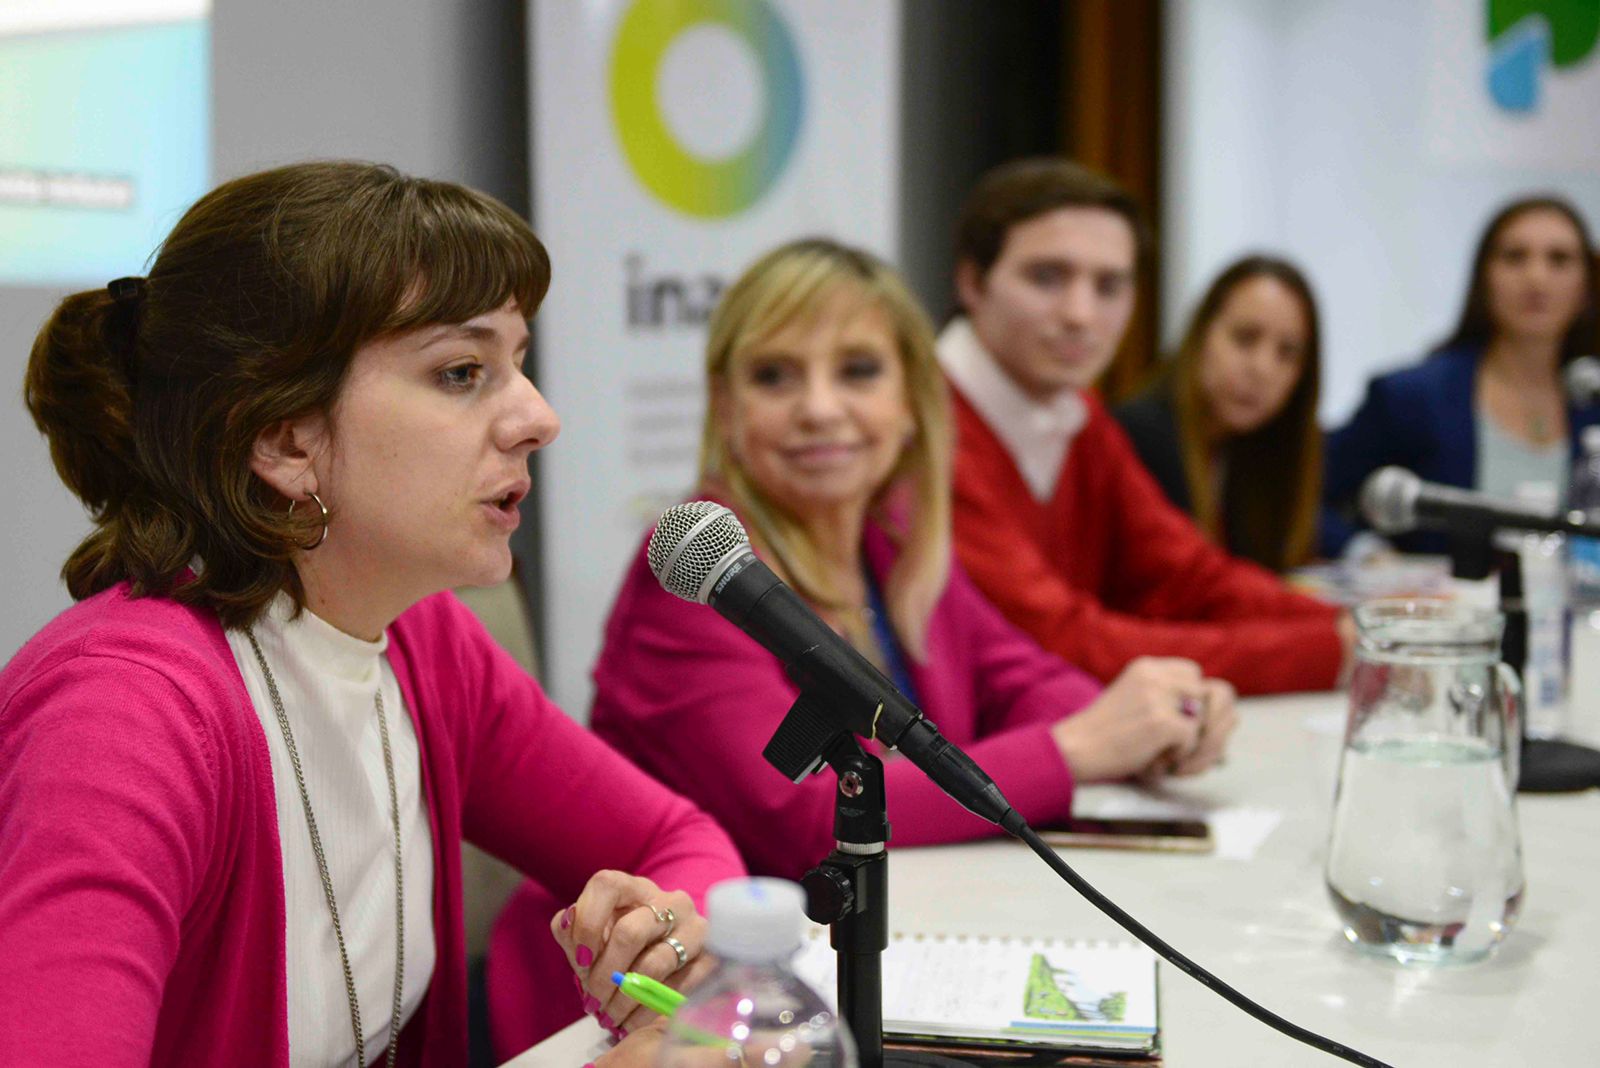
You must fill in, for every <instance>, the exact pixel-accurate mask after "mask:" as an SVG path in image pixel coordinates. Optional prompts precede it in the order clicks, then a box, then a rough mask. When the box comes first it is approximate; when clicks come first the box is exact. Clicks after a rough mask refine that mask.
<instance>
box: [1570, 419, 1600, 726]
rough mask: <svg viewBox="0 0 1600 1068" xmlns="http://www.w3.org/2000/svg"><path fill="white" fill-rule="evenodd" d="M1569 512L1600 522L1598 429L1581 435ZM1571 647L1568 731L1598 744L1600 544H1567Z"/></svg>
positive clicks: (1583, 540) (1574, 541)
mask: <svg viewBox="0 0 1600 1068" xmlns="http://www.w3.org/2000/svg"><path fill="white" fill-rule="evenodd" d="M1567 508H1568V509H1569V510H1570V511H1579V512H1586V513H1587V514H1588V516H1589V518H1590V519H1600V426H1591V427H1588V428H1586V429H1585V430H1584V432H1583V458H1582V459H1581V460H1580V461H1579V462H1578V463H1577V464H1576V465H1575V466H1574V467H1573V469H1572V481H1571V483H1570V484H1569V485H1568V487H1567ZM1567 608H1568V610H1569V611H1570V613H1571V631H1570V632H1569V642H1568V649H1569V651H1570V654H1571V658H1570V662H1571V664H1572V678H1571V686H1570V688H1569V690H1568V703H1567V723H1566V727H1567V730H1566V733H1568V734H1570V735H1571V736H1573V737H1574V738H1576V739H1577V740H1579V741H1583V742H1587V743H1588V744H1590V745H1595V744H1597V743H1600V540H1596V539H1594V538H1569V539H1568V541H1567Z"/></svg>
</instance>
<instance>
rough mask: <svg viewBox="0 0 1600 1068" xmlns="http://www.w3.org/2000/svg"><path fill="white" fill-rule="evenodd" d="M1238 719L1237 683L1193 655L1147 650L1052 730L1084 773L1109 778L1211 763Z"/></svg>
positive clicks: (1083, 777) (1079, 775)
mask: <svg viewBox="0 0 1600 1068" xmlns="http://www.w3.org/2000/svg"><path fill="white" fill-rule="evenodd" d="M1237 722H1238V716H1237V713H1236V712H1235V711H1234V693H1233V687H1232V686H1229V685H1228V684H1227V683H1226V682H1223V681H1222V680H1220V679H1207V678H1203V677H1202V676H1201V674H1200V667H1199V665H1197V664H1195V663H1194V661H1192V660H1181V659H1178V658H1176V657H1140V658H1139V659H1137V660H1135V661H1134V662H1133V663H1131V664H1129V665H1128V666H1127V668H1126V669H1124V670H1123V672H1122V674H1121V675H1118V676H1117V678H1116V680H1115V681H1114V682H1112V684H1111V685H1110V686H1108V687H1107V688H1106V690H1105V692H1104V693H1102V694H1101V695H1100V696H1099V697H1098V698H1096V699H1095V701H1094V703H1093V704H1091V705H1090V706H1089V707H1088V708H1085V709H1083V710H1082V711H1081V712H1078V713H1076V714H1074V715H1071V716H1068V717H1067V718H1065V719H1063V720H1061V721H1059V722H1058V723H1056V724H1055V726H1053V727H1051V728H1050V734H1051V737H1052V738H1054V739H1055V743H1056V747H1057V748H1058V749H1060V751H1061V756H1062V759H1064V760H1065V761H1066V762H1067V766H1068V767H1069V768H1071V769H1072V774H1073V777H1074V778H1075V779H1077V781H1079V782H1105V781H1108V780H1113V779H1125V778H1129V777H1131V776H1146V777H1148V776H1152V775H1153V776H1161V775H1168V774H1174V775H1193V774H1196V773H1198V772H1201V771H1204V770H1205V769H1206V768H1208V767H1211V766H1212V765H1213V764H1215V763H1216V762H1217V760H1218V759H1219V758H1220V757H1221V756H1222V750H1223V748H1224V746H1225V745H1226V744H1227V740H1228V735H1229V734H1231V733H1232V732H1233V728H1234V726H1235V725H1236V724H1237Z"/></svg>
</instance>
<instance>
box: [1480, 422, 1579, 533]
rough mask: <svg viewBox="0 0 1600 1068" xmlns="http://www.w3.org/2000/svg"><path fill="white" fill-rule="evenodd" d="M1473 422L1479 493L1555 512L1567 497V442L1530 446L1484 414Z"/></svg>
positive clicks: (1569, 458)
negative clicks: (1475, 433) (1475, 435)
mask: <svg viewBox="0 0 1600 1068" xmlns="http://www.w3.org/2000/svg"><path fill="white" fill-rule="evenodd" d="M1473 422H1475V423H1476V424H1477V430H1478V485H1477V487H1476V489H1477V490H1478V492H1480V493H1482V494H1484V495H1485V496H1488V497H1496V498H1499V499H1500V500H1506V501H1522V502H1523V503H1525V504H1530V505H1534V506H1536V507H1539V508H1543V509H1548V510H1549V511H1554V510H1555V509H1556V508H1557V506H1558V505H1559V504H1560V502H1561V500H1562V498H1563V497H1565V496H1566V488H1567V477H1568V475H1567V468H1568V466H1569V463H1570V460H1571V448H1572V446H1571V445H1569V444H1568V443H1567V439H1566V438H1564V437H1563V438H1561V439H1560V440H1559V441H1553V442H1551V443H1550V444H1549V445H1529V444H1527V443H1526V442H1523V441H1521V440H1519V439H1517V438H1514V437H1512V436H1511V435H1510V434H1507V433H1506V432H1505V431H1504V430H1501V429H1500V427H1499V426H1498V425H1496V424H1495V421H1494V420H1493V419H1490V418H1489V417H1488V416H1486V415H1482V414H1480V415H1478V416H1477V417H1476V418H1475V419H1474V420H1473Z"/></svg>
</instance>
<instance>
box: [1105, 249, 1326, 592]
mask: <svg viewBox="0 0 1600 1068" xmlns="http://www.w3.org/2000/svg"><path fill="white" fill-rule="evenodd" d="M1318 333H1319V332H1318V327H1317V303H1316V300H1315V298H1314V297H1313V296H1312V295H1311V286H1310V285H1309V284H1307V282H1306V280H1305V276H1304V275H1302V274H1301V273H1300V271H1299V270H1298V269H1297V268H1296V267H1295V266H1294V265H1293V264H1291V263H1289V262H1288V261H1286V260H1281V259H1277V258H1274V257H1271V256H1246V257H1245V258H1243V259H1241V260H1238V261H1237V262H1235V263H1233V264H1231V265H1230V266H1229V267H1228V268H1227V269H1226V270H1224V271H1223V272H1222V273H1221V274H1220V275H1218V276H1217V278H1216V280H1215V281H1213V282H1212V283H1211V286H1210V288H1208V289H1207V290H1206V292H1205V295H1204V296H1203V297H1201V298H1200V303H1199V305H1198V306H1197V307H1196V308H1195V310H1194V314H1193V316H1192V317H1191V318H1190V319H1189V326H1188V329H1187V330H1185V331H1184V334H1183V340H1182V342H1181V343H1180V344H1179V345H1178V351H1177V355H1176V356H1175V357H1174V358H1173V359H1172V361H1171V362H1170V363H1169V364H1168V366H1167V367H1166V368H1164V369H1163V371H1162V374H1161V377H1160V378H1158V379H1157V380H1156V382H1155V383H1154V384H1152V385H1151V386H1150V388H1149V389H1147V390H1146V391H1145V392H1144V393H1142V394H1141V395H1140V396H1138V397H1136V398H1134V399H1133V400H1131V401H1129V402H1127V403H1126V404H1123V405H1122V406H1121V407H1119V408H1118V409H1117V410H1116V413H1115V414H1116V417H1117V419H1118V421H1119V422H1121V424H1122V427H1123V429H1124V430H1126V431H1127V432H1128V437H1129V438H1130V439H1131V440H1132V442H1133V446H1134V448H1135V449H1136V450H1137V451H1138V453H1139V458H1140V459H1141V460H1143V461H1144V464H1145V466H1146V467H1147V468H1149V469H1150V473H1151V474H1152V475H1153V476H1155V480H1156V482H1157V483H1158V484H1159V485H1160V486H1161V488H1162V490H1163V491H1164V492H1165V493H1166V495H1167V497H1168V498H1169V499H1171V501H1172V503H1173V504H1175V505H1177V506H1178V507H1179V508H1181V509H1183V510H1184V511H1186V512H1188V513H1189V514H1190V515H1192V516H1193V517H1194V520H1195V524H1196V525H1197V526H1198V527H1199V528H1200V529H1201V530H1202V531H1204V532H1205V533H1206V536H1207V537H1209V538H1210V539H1211V540H1212V541H1213V542H1214V543H1216V544H1217V545H1220V546H1222V547H1223V548H1225V549H1227V550H1228V551H1229V552H1230V553H1232V554H1234V555H1235V556H1243V557H1245V558H1247V559H1250V560H1254V561H1255V562H1256V563H1258V564H1262V565H1263V566H1265V567H1270V568H1272V569H1273V570H1276V571H1283V570H1285V569H1287V568H1291V567H1295V566H1297V565H1299V564H1303V563H1305V562H1306V561H1307V560H1309V559H1310V557H1311V555H1312V552H1313V551H1314V549H1315V546H1316V531H1317V521H1318V515H1319V512H1320V510H1321V495H1322V431H1321V429H1320V428H1319V427H1318V426H1317V395H1318V391H1319V388H1320V384H1321V378H1322V354H1321V344H1320V341H1319V339H1318Z"/></svg>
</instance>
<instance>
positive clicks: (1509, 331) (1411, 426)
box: [1322, 196, 1600, 555]
mask: <svg viewBox="0 0 1600 1068" xmlns="http://www.w3.org/2000/svg"><path fill="white" fill-rule="evenodd" d="M1597 299H1600V298H1597V289H1596V261H1595V248H1594V244H1593V242H1592V241H1591V240H1590V237H1589V231H1588V227H1587V226H1586V225H1585V224H1584V221H1583V217H1582V216H1581V215H1579V214H1578V211H1577V209H1576V208H1574V207H1573V206H1572V205H1571V204H1569V203H1568V202H1567V201H1565V200H1562V199H1560V198H1557V197H1548V196H1542V197H1530V198H1526V199H1522V200H1517V201H1514V202H1513V203H1511V204H1508V205H1507V206H1506V207H1504V208H1502V209H1501V210H1500V211H1499V212H1498V213H1497V214H1496V215H1495V216H1494V218H1493V219H1491V220H1490V222H1489V225H1488V227H1487V228H1485V230H1484V233H1483V237H1482V238H1481V239H1480V240H1479V242H1478V248H1477V252H1476V254H1475V255H1474V257H1473V264H1472V283H1471V286H1470V287H1469V288H1468V290H1467V298H1466V302H1465V306H1464V307H1463V309H1462V312H1461V318H1460V321H1459V322H1458V323H1457V324H1456V328H1455V332H1454V333H1452V334H1451V335H1450V337H1449V338H1448V339H1447V340H1446V341H1445V342H1444V343H1443V344H1442V345H1440V346H1439V347H1438V349H1436V350H1435V351H1434V352H1433V353H1432V354H1431V355H1430V356H1429V357H1428V358H1427V359H1425V360H1423V361H1422V362H1421V363H1420V364H1417V365H1415V366H1413V367H1407V368H1405V369H1403V370H1399V371H1394V372H1391V373H1389V374H1385V375H1380V376H1378V377H1376V378H1374V379H1373V380H1372V381H1371V383H1370V384H1369V385H1368V388H1367V395H1366V398H1365V400H1364V401H1363V402H1362V404H1361V407H1360V409H1358V410H1357V411H1356V413H1355V415H1354V416H1353V417H1352V418H1351V420H1350V422H1348V423H1347V424H1345V425H1344V426H1343V427H1341V428H1340V429H1339V430H1336V431H1334V432H1333V433H1332V434H1330V435H1329V436H1328V439H1327V443H1326V452H1325V457H1326V459H1325V469H1324V477H1323V500H1324V503H1325V505H1326V513H1325V515H1324V520H1323V523H1322V534H1323V545H1322V548H1323V552H1324V553H1326V554H1328V555H1335V554H1337V553H1338V552H1339V551H1341V550H1342V549H1343V547H1344V544H1345V542H1346V541H1348V540H1349V538H1350V536H1351V535H1352V534H1354V533H1355V532H1356V531H1357V530H1358V529H1360V521H1359V517H1358V516H1357V515H1356V510H1355V503H1356V497H1357V495H1358V494H1359V492H1360V489H1361V485H1362V483H1363V482H1364V481H1365V480H1366V478H1367V476H1368V475H1370V474H1371V473H1372V472H1373V471H1375V470H1377V469H1378V468H1380V467H1383V466H1384V465H1386V464H1398V465H1399V466H1401V467H1405V468H1409V469H1410V470H1412V471H1414V472H1416V474H1418V475H1419V476H1421V477H1422V478H1424V479H1426V480H1428V481H1430V482H1442V483H1446V484H1448V485H1453V486H1460V487H1462V488H1464V489H1474V490H1480V491H1483V492H1485V493H1490V494H1493V495H1496V496H1502V497H1504V496H1510V495H1511V494H1512V493H1514V492H1515V490H1516V487H1515V486H1511V485H1507V484H1505V483H1506V480H1507V479H1508V478H1510V477H1512V475H1513V474H1519V473H1534V474H1537V475H1539V476H1540V478H1539V480H1540V481H1553V482H1554V483H1555V484H1556V485H1557V486H1558V487H1559V488H1560V490H1561V491H1562V492H1564V491H1565V487H1566V477H1567V471H1568V469H1569V465H1570V462H1571V459H1572V457H1573V456H1575V455H1576V454H1577V451H1578V440H1579V437H1580V436H1581V433H1582V430H1583V428H1584V427H1586V426H1588V425H1590V424H1593V423H1597V422H1600V408H1596V407H1594V406H1592V405H1589V406H1584V407H1581V408H1580V407H1575V406H1573V405H1572V404H1570V403H1569V402H1568V399H1567V396H1566V393H1565V392H1564V390H1563V388H1562V381H1561V370H1562V366H1563V365H1564V364H1565V363H1566V362H1567V361H1569V360H1571V359H1573V358H1575V357H1577V356H1580V355H1583V354H1585V353H1592V352H1594V351H1595V348H1596V340H1597V337H1596V329H1597ZM1491 451H1492V452H1493V455H1492V456H1491V455H1486V454H1488V453H1490V452H1491ZM1396 544H1397V546H1398V547H1399V548H1401V549H1404V550H1407V551H1412V552H1440V551H1443V550H1444V548H1445V543H1444V539H1443V537H1442V536H1440V535H1437V534H1424V533H1418V534H1410V535H1405V536H1403V537H1401V538H1398V539H1396Z"/></svg>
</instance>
